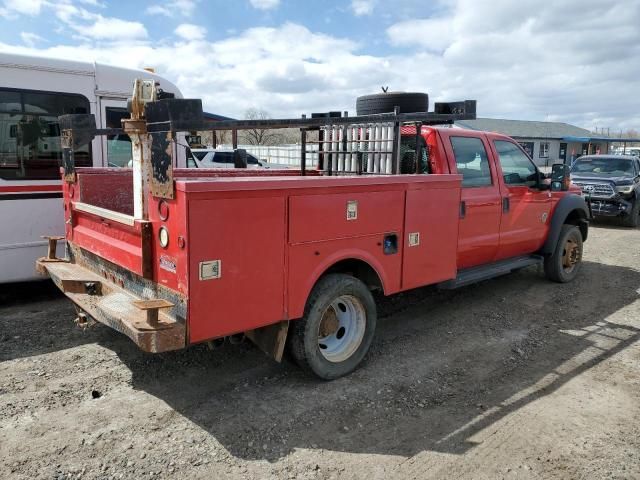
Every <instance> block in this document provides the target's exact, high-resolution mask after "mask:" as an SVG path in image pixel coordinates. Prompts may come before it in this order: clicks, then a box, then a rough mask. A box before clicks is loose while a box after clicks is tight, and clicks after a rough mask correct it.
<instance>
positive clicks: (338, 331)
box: [288, 274, 377, 380]
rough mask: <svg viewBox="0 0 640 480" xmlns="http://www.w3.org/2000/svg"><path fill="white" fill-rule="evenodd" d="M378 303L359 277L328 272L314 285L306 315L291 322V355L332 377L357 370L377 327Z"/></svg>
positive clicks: (306, 366)
mask: <svg viewBox="0 0 640 480" xmlns="http://www.w3.org/2000/svg"><path fill="white" fill-rule="evenodd" d="M376 317H377V314H376V305H375V302H374V300H373V296H372V295H371V292H370V291H369V289H368V288H367V286H366V285H365V284H364V283H363V282H362V281H360V280H358V279H357V278H355V277H352V276H350V275H345V274H329V275H326V276H325V277H323V278H322V279H320V280H319V281H318V283H317V285H316V286H315V287H314V289H313V291H312V292H311V295H310V296H309V300H308V301H307V305H306V308H305V313H304V317H303V318H301V319H300V320H296V321H295V322H293V323H292V329H291V332H290V335H289V339H288V340H289V350H290V352H291V355H292V356H293V358H294V359H295V360H296V362H297V363H298V365H300V366H301V367H302V368H303V369H304V370H307V371H309V372H311V373H313V374H315V375H317V376H318V377H320V378H322V379H323V380H333V379H335V378H338V377H342V376H344V375H347V374H348V373H351V372H352V371H353V370H355V369H356V368H357V367H358V365H359V364H360V362H361V361H362V359H363V358H364V356H365V355H366V353H367V351H368V350H369V347H370V346H371V342H372V341H373V336H374V333H375V329H376Z"/></svg>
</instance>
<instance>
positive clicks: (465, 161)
mask: <svg viewBox="0 0 640 480" xmlns="http://www.w3.org/2000/svg"><path fill="white" fill-rule="evenodd" d="M451 146H452V147H453V154H454V157H455V159H456V168H457V169H458V173H459V174H461V175H462V186H463V187H485V186H487V185H491V183H492V182H491V168H490V167H489V159H488V156H487V150H486V149H485V148H484V143H483V142H482V140H481V139H479V138H474V137H451Z"/></svg>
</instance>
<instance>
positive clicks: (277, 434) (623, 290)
mask: <svg viewBox="0 0 640 480" xmlns="http://www.w3.org/2000/svg"><path fill="white" fill-rule="evenodd" d="M639 287H640V272H638V271H636V270H633V269H630V268H626V267H620V266H611V265H603V264H599V263H593V262H585V263H584V264H583V271H582V272H581V274H580V277H579V278H578V279H577V280H576V281H575V282H573V283H571V284H565V285H559V284H553V283H551V282H548V281H547V280H545V279H544V278H543V277H542V275H541V274H540V272H537V271H536V269H535V268H529V269H526V270H523V271H521V272H518V273H515V274H512V275H509V276H505V277H502V278H499V279H495V280H491V281H487V282H484V283H482V284H479V285H475V286H471V287H467V288H464V289H460V290H457V291H452V292H440V291H437V290H435V289H433V288H423V289H418V290H414V291H411V292H406V293H404V294H401V295H398V296H394V297H391V298H387V299H381V301H380V308H379V314H380V317H381V319H380V322H379V328H378V332H377V339H376V340H375V342H374V345H373V347H372V351H371V353H370V355H369V356H368V359H367V361H366V362H365V364H364V365H363V366H362V368H360V369H359V370H357V371H356V372H354V373H353V374H352V375H350V376H348V377H346V378H342V379H339V380H336V381H333V382H328V383H327V382H321V381H318V380H315V379H314V378H312V377H309V376H307V375H306V374H304V373H303V372H301V371H300V370H299V369H298V368H297V367H295V366H293V365H292V364H290V363H289V362H285V363H283V364H282V365H278V364H276V363H274V362H272V361H270V360H269V359H267V358H266V357H265V356H264V355H263V354H262V353H261V352H259V351H258V350H257V349H256V348H254V347H253V346H252V345H250V344H242V345H237V346H233V345H227V346H225V347H222V348H220V349H218V350H215V351H209V350H208V349H207V348H206V347H204V346H196V347H193V348H189V349H187V350H184V351H180V352H171V353H166V354H160V355H146V354H143V353H142V352H140V351H139V350H138V349H137V348H136V347H135V346H134V345H133V343H132V342H130V341H129V340H128V339H127V338H126V337H124V336H122V335H119V334H117V333H115V332H113V331H111V330H109V329H108V328H105V327H99V328H98V329H96V330H95V331H93V332H89V333H88V334H83V333H82V332H78V331H77V330H74V329H71V328H69V326H68V325H64V326H61V325H54V326H53V327H56V328H53V327H52V328H51V330H52V332H54V333H55V334H56V335H58V337H57V338H56V341H55V342H53V341H52V342H51V343H52V345H55V349H62V348H68V347H70V346H73V345H78V344H82V343H90V342H98V343H100V344H101V345H102V346H104V347H106V348H108V349H111V350H113V351H115V352H116V353H117V355H118V356H119V358H120V359H121V360H122V361H123V362H124V364H125V365H126V366H127V367H128V368H129V369H130V371H131V373H132V378H131V382H132V385H133V388H135V389H138V390H141V391H144V392H146V393H148V394H150V395H153V396H155V397H157V398H159V399H161V400H163V401H164V402H166V404H167V405H169V406H170V407H171V408H172V410H173V411H175V412H177V413H178V414H180V415H181V416H182V417H184V418H186V419H188V420H189V421H191V422H193V423H194V424H195V425H197V426H198V427H199V428H200V429H201V435H202V437H203V438H205V439H208V440H211V441H216V442H219V443H220V444H221V445H222V446H223V447H224V448H225V449H226V450H227V451H228V452H229V454H231V455H233V456H235V457H237V458H240V459H245V460H259V459H264V460H268V461H276V460H278V459H280V458H282V457H284V456H286V455H287V454H289V453H290V452H291V451H293V450H295V449H325V450H331V451H340V452H349V453H376V454H386V455H399V456H404V457H410V456H413V455H415V454H417V453H419V452H421V451H425V450H430V451H437V452H446V453H463V452H465V451H467V450H469V449H472V448H473V447H474V446H475V445H476V444H477V442H478V441H479V440H478V438H477V434H481V433H482V431H483V430H484V429H486V428H487V427H490V426H492V425H495V424H497V423H499V422H500V421H501V420H502V419H503V418H504V417H505V416H507V415H509V414H511V413H513V412H515V411H517V410H519V409H521V408H523V407H525V406H526V405H528V404H530V403H531V402H533V401H535V400H538V399H540V398H542V397H544V396H546V395H549V394H550V393H552V392H554V391H556V390H557V389H558V388H560V387H562V386H563V385H565V384H566V383H567V382H568V381H570V380H571V379H573V378H575V377H576V376H578V375H580V374H581V373H583V372H585V371H586V370H588V369H590V368H592V367H594V366H596V365H598V364H600V363H601V362H603V361H604V360H606V359H608V358H610V357H611V356H613V355H615V354H617V353H619V352H621V351H622V350H624V349H625V348H626V347H628V346H629V345H631V344H633V343H634V342H637V341H638V340H639V339H640V329H638V328H637V325H635V326H634V325H631V323H630V322H628V321H626V320H627V319H631V318H632V317H634V316H635V317H637V316H638V311H637V310H638V303H636V305H634V306H633V307H630V305H631V304H633V303H634V302H637V300H638V299H639V298H640V295H639V293H638V291H639V290H638V289H639ZM45 297H46V295H45ZM43 300H46V298H45V299H43ZM67 307H68V308H67ZM8 308H10V307H8ZM60 308H64V309H65V310H64V311H65V312H66V314H65V315H58V317H61V319H59V320H57V321H58V322H62V321H64V322H67V321H69V318H66V317H69V316H71V315H73V313H72V312H73V309H72V307H70V306H68V305H66V306H65V307H60ZM625 308H626V310H625ZM67 310H69V311H68V312H67ZM627 310H628V312H627ZM4 311H6V308H5V309H4ZM616 312H618V313H617V314H616ZM625 312H626V313H625ZM613 314H616V315H615V316H614V317H612V315H613ZM36 317H37V318H36ZM62 319H64V320H62ZM36 321H42V314H40V316H37V315H36V316H34V318H33V319H32V320H31V321H29V322H31V323H33V322H36ZM29 322H27V323H26V324H24V323H23V324H22V325H21V326H20V328H23V329H25V328H30V326H31V327H35V326H36V325H35V323H33V324H30V323H29ZM65 330H69V331H70V332H74V333H69V339H68V340H65V339H66V338H67V336H63V338H62V342H63V343H64V345H63V346H60V341H61V340H60V337H59V335H60V332H61V331H62V332H64V331H65ZM34 331H37V330H34ZM52 334H53V333H52ZM34 336H35V337H37V338H39V340H38V339H36V340H34V346H33V348H27V351H26V353H25V352H20V354H19V356H26V355H34V354H37V353H43V352H46V351H50V350H54V348H53V347H51V348H50V347H49V346H48V345H49V343H48V341H46V338H45V339H43V338H41V336H40V335H34ZM76 336H78V338H76ZM16 355H18V354H16ZM170 417H171V418H175V415H171V416H170ZM152 421H154V422H157V424H158V427H159V428H164V427H166V425H167V424H166V423H165V422H167V421H170V420H169V419H167V418H165V417H162V416H160V417H159V418H157V419H155V420H152Z"/></svg>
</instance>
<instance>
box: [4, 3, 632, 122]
mask: <svg viewBox="0 0 640 480" xmlns="http://www.w3.org/2000/svg"><path fill="white" fill-rule="evenodd" d="M0 26H1V27H2V28H0V51H11V52H15V53H28V54H37V55H46V56H53V57H61V58H70V59H76V60H77V59H80V60H90V61H93V60H95V61H98V62H104V63H109V64H114V65H119V66H125V67H138V68H141V67H145V66H152V67H155V69H156V71H157V73H159V74H161V75H163V76H165V77H166V78H167V79H169V80H171V81H173V82H174V83H176V84H177V85H178V87H179V88H180V89H181V90H182V92H183V94H184V95H185V96H187V97H200V98H202V99H203V101H204V105H205V109H206V110H208V111H211V112H214V113H219V114H221V115H227V116H231V117H237V118H241V117H243V115H244V112H245V111H246V109H247V108H250V107H254V108H260V109H264V110H266V111H268V112H269V113H270V114H271V115H272V116H274V117H278V116H280V117H281V116H299V115H300V114H302V113H309V112H311V111H326V110H349V111H352V112H353V111H354V110H355V98H356V97H357V96H358V95H362V94H367V93H375V92H378V91H380V87H381V86H383V85H384V86H389V87H390V90H406V91H424V92H427V93H429V94H430V95H431V98H432V100H461V99H466V98H473V99H477V100H478V113H479V116H483V117H496V118H512V119H530V120H558V121H566V122H569V123H573V124H576V125H579V126H583V127H586V128H594V127H599V128H602V127H610V128H611V129H612V130H615V131H617V130H620V129H628V128H636V129H640V0H554V1H552V2H551V1H547V2H544V1H540V0H441V1H429V0H385V1H383V0H342V1H340V0H336V1H334V0H217V1H205V0H200V1H198V0H173V1H172V0H157V1H154V0H147V1H143V0H128V1H121V0H119V1H115V0H113V1H108V0H0ZM612 133H613V132H612Z"/></svg>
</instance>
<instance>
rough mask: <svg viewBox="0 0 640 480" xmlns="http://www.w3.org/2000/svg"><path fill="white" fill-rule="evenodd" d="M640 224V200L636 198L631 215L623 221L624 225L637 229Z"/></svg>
mask: <svg viewBox="0 0 640 480" xmlns="http://www.w3.org/2000/svg"><path fill="white" fill-rule="evenodd" d="M638 223H640V198H636V199H635V200H634V201H633V205H632V206H631V211H630V212H629V215H627V216H626V217H625V218H623V219H622V225H624V226H625V227H631V228H635V227H637V226H638Z"/></svg>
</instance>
